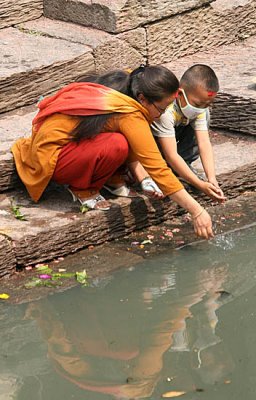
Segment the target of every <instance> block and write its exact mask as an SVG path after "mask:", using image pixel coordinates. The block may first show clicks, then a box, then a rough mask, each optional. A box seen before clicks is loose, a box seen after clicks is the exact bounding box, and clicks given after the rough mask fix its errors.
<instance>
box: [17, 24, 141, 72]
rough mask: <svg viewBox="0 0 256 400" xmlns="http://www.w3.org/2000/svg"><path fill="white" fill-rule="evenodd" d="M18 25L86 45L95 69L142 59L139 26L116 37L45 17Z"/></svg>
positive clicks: (122, 66) (23, 28)
mask: <svg viewBox="0 0 256 400" xmlns="http://www.w3.org/2000/svg"><path fill="white" fill-rule="evenodd" d="M19 28H20V29H22V30H23V31H25V32H33V33H34V34H37V35H38V34H39V35H46V36H49V37H52V38H55V39H64V40H67V41H69V42H73V43H79V44H83V45H86V46H89V47H90V48H91V49H92V53H93V56H94V61H95V65H96V71H97V72H101V71H104V70H110V69H113V68H125V67H127V68H128V67H130V68H133V67H136V66H138V65H139V64H140V63H141V62H143V61H144V60H145V49H146V33H145V29H143V28H141V29H136V30H134V31H131V32H129V33H127V35H126V36H123V34H120V36H117V35H111V34H109V33H106V32H102V31H99V30H97V29H92V28H86V27H82V26H78V25H75V24H71V23H67V22H62V21H53V20H50V19H48V18H40V19H38V20H36V21H30V22H27V23H24V24H20V25H19Z"/></svg>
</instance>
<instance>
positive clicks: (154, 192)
mask: <svg viewBox="0 0 256 400" xmlns="http://www.w3.org/2000/svg"><path fill="white" fill-rule="evenodd" d="M140 185H141V189H142V190H143V192H144V193H145V194H146V195H147V196H150V197H153V198H154V199H163V198H164V194H163V192H162V190H160V189H159V187H158V186H157V184H156V183H155V181H153V179H152V178H150V177H149V176H148V177H146V178H144V179H143V180H142V181H141V182H140Z"/></svg>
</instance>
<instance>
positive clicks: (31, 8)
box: [0, 0, 43, 29]
mask: <svg viewBox="0 0 256 400" xmlns="http://www.w3.org/2000/svg"><path fill="white" fill-rule="evenodd" d="M42 15H43V0H33V2H32V1H31V0H15V1H13V0H1V8H0V29H2V28H6V27H8V26H11V25H15V24H19V23H20V22H24V21H29V20H31V19H35V18H39V17H41V16H42Z"/></svg>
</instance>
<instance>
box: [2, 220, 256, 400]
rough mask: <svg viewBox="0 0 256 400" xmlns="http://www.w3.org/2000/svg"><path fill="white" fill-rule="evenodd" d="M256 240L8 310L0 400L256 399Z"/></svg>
mask: <svg viewBox="0 0 256 400" xmlns="http://www.w3.org/2000/svg"><path fill="white" fill-rule="evenodd" d="M255 239H256V226H255V225H254V226H251V227H249V228H247V229H243V230H240V231H237V232H231V233H228V234H225V235H221V236H217V237H216V238H215V239H214V240H212V241H210V242H201V243H197V244H192V245H189V246H185V247H183V248H180V249H179V250H172V251H170V252H166V253H164V254H161V255H159V256H154V257H152V258H151V259H147V260H146V261H144V262H141V263H140V264H137V265H135V266H134V267H132V268H129V269H126V270H121V271H118V272H116V273H114V274H113V275H111V276H109V277H105V278H102V279H97V280H94V281H93V282H91V285H90V287H81V286H79V287H75V288H73V289H70V290H67V291H66V292H63V293H58V294H54V295H51V296H48V298H46V299H43V300H40V301H36V302H32V303H28V304H21V305H10V304H7V303H4V302H2V303H0V319H1V342H0V400H9V399H15V400H72V399H76V400H82V399H88V400H104V399H115V400H117V399H119V400H121V399H122V400H123V399H140V398H142V399H143V398H145V399H160V398H161V396H162V395H163V394H169V396H173V395H174V394H175V393H174V392H178V393H176V394H182V393H183V392H184V394H183V395H182V396H181V397H179V398H182V399H183V398H184V400H185V399H188V400H192V399H193V400H194V399H195V400H197V399H207V400H216V399H218V400H229V399H230V400H231V399H232V400H241V399H242V398H243V399H245V400H253V399H255V393H256V334H255V332H256V311H255V304H256V245H255V243H256V242H255ZM80 267H81V268H82V266H80Z"/></svg>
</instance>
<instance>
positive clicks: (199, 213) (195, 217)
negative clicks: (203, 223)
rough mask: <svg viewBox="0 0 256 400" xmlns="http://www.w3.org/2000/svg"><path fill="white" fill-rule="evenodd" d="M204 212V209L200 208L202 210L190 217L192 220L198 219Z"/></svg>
mask: <svg viewBox="0 0 256 400" xmlns="http://www.w3.org/2000/svg"><path fill="white" fill-rule="evenodd" d="M204 211H205V209H204V208H203V207H202V209H201V210H200V211H199V212H198V213H197V214H196V215H195V216H194V217H193V215H192V218H193V219H197V218H198V217H200V215H202V214H203V212H204Z"/></svg>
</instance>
